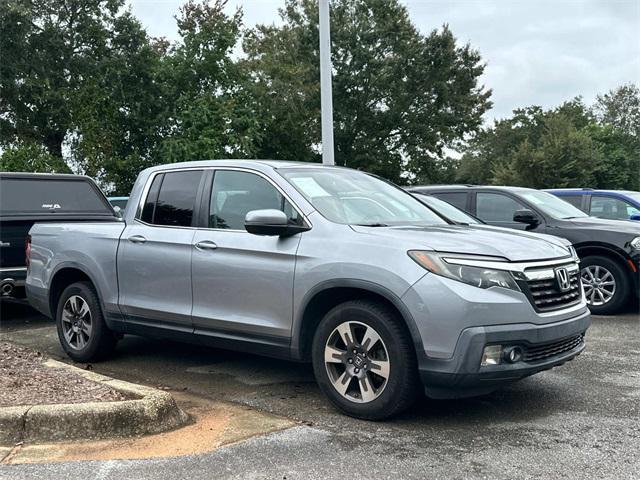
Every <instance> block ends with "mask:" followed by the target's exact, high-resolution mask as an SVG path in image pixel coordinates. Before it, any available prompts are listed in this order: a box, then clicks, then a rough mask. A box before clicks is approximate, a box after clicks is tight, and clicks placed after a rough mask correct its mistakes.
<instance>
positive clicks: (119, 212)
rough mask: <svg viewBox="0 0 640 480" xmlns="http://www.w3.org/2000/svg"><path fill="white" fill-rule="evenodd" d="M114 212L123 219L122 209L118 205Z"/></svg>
mask: <svg viewBox="0 0 640 480" xmlns="http://www.w3.org/2000/svg"><path fill="white" fill-rule="evenodd" d="M113 211H114V212H116V215H117V216H119V217H122V209H121V208H120V207H118V206H117V205H115V206H114V207H113Z"/></svg>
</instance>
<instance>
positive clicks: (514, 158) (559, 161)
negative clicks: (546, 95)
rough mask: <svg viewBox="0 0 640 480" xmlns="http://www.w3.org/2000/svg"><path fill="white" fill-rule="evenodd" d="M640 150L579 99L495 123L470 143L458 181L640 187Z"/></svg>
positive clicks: (535, 108)
mask: <svg viewBox="0 0 640 480" xmlns="http://www.w3.org/2000/svg"><path fill="white" fill-rule="evenodd" d="M639 153H640V151H639V149H638V142H637V140H636V138H635V137H634V136H633V135H629V134H628V133H625V132H624V131H623V130H622V129H620V128H616V127H615V126H613V125H611V124H604V125H603V124H601V123H599V122H598V115H597V114H594V113H593V112H592V110H591V109H590V108H588V107H587V106H585V105H584V103H583V102H582V100H581V99H580V98H576V99H573V100H571V101H569V102H565V103H563V104H562V105H560V106H559V107H557V108H555V109H551V110H543V109H542V108H541V107H538V106H532V107H527V108H524V109H519V110H515V111H514V114H513V116H512V117H511V118H507V119H503V120H499V121H496V122H495V123H494V125H493V126H491V127H488V128H485V129H483V130H482V132H480V134H478V136H477V137H476V138H475V139H474V140H473V141H472V142H471V144H470V146H469V149H468V150H467V151H466V152H465V154H464V155H463V157H462V159H461V162H460V168H459V170H458V173H457V180H458V181H460V182H465V183H477V184H482V183H487V184H507V185H519V186H527V187H533V188H553V187H585V186H588V187H594V188H630V189H638V187H639V182H640V160H639V158H640V155H639Z"/></svg>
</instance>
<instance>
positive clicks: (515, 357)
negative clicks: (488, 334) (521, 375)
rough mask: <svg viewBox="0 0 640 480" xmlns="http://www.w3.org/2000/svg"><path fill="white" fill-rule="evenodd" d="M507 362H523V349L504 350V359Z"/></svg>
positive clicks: (510, 348) (511, 348)
mask: <svg viewBox="0 0 640 480" xmlns="http://www.w3.org/2000/svg"><path fill="white" fill-rule="evenodd" d="M502 358H504V360H505V361H506V362H509V363H516V362H519V361H520V360H522V348H520V347H509V348H505V349H504V354H503V357H502Z"/></svg>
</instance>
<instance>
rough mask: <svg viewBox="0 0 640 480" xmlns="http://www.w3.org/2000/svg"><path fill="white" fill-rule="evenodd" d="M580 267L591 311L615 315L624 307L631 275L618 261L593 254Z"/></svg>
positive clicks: (627, 297)
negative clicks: (629, 275)
mask: <svg viewBox="0 0 640 480" xmlns="http://www.w3.org/2000/svg"><path fill="white" fill-rule="evenodd" d="M580 269H581V273H580V276H581V277H582V284H583V286H584V290H585V295H586V297H587V303H589V310H591V313H593V314H594V315H613V314H615V313H618V312H620V311H621V310H622V309H623V308H624V306H625V304H626V303H627V301H628V300H629V292H630V290H631V289H630V285H629V277H628V275H627V274H626V272H625V271H624V270H623V268H622V266H621V265H620V264H619V263H618V262H616V261H614V260H611V259H610V258H607V257H602V256H599V255H592V256H589V257H585V258H583V259H582V260H581V262H580ZM611 282H613V284H611ZM598 292H600V293H598Z"/></svg>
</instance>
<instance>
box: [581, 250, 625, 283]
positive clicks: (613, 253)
mask: <svg viewBox="0 0 640 480" xmlns="http://www.w3.org/2000/svg"><path fill="white" fill-rule="evenodd" d="M574 248H575V249H576V252H577V253H578V256H579V257H580V258H584V257H590V256H600V257H606V258H608V259H610V260H613V261H614V262H616V263H618V264H619V265H620V266H621V267H622V270H623V271H624V272H626V274H627V278H628V280H629V281H630V282H632V283H631V284H632V285H633V271H631V270H630V268H629V263H628V262H627V260H628V257H627V256H625V254H624V252H623V251H618V250H614V249H613V248H610V247H608V246H604V245H600V244H596V243H583V244H578V245H574Z"/></svg>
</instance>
